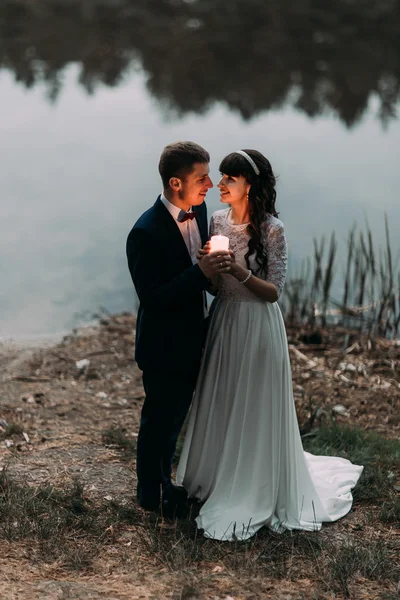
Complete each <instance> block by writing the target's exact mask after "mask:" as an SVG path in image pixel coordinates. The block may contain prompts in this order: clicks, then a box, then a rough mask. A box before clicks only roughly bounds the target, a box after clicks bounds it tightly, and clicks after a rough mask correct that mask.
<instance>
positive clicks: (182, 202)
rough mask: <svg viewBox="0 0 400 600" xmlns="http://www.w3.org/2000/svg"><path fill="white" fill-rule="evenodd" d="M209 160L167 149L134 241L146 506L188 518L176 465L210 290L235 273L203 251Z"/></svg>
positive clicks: (185, 149) (181, 148)
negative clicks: (159, 186) (159, 188)
mask: <svg viewBox="0 0 400 600" xmlns="http://www.w3.org/2000/svg"><path fill="white" fill-rule="evenodd" d="M209 161H210V156H209V154H208V152H207V151H206V150H204V148H202V147H201V146H198V145H197V144H194V143H193V142H176V143H174V144H169V145H168V146H166V148H164V151H163V153H162V155H161V158H160V162H159V172H160V175H161V179H162V183H163V189H164V191H163V193H162V194H161V195H160V196H159V197H158V198H157V201H156V203H155V204H154V206H152V207H151V208H149V209H148V210H147V211H146V212H145V213H144V214H143V215H142V216H141V217H140V218H139V220H138V221H137V222H136V224H135V225H134V227H133V229H132V230H131V232H130V233H129V236H128V240H127V257H128V266H129V270H130V273H131V276H132V280H133V283H134V286H135V288H136V292H137V295H138V297H139V302H140V305H139V311H138V315H137V325H136V352H135V359H136V362H137V363H138V366H139V368H140V369H141V370H142V371H143V387H144V391H145V401H144V404H143V408H142V414H141V422H140V430H139V436H138V443H137V463H136V469H137V477H138V490H137V495H138V499H139V503H140V506H142V507H143V508H145V509H148V510H154V511H158V510H160V509H161V510H162V512H163V514H164V515H165V516H171V517H172V516H178V517H179V516H182V514H183V513H184V510H185V503H186V492H185V490H184V489H183V488H180V487H177V486H175V485H173V484H172V482H171V468H172V459H173V456H174V452H175V447H176V441H177V438H178V435H179V432H180V429H181V427H182V425H183V422H184V420H185V417H186V414H187V412H188V409H189V406H190V403H191V400H192V396H193V392H194V388H195V384H196V379H197V375H198V371H199V366H200V359H201V354H202V349H203V343H204V338H205V330H206V316H207V308H206V299H205V290H206V289H207V288H208V286H209V283H210V279H211V278H213V277H215V276H217V275H218V274H220V273H226V272H228V270H229V265H230V260H231V258H230V256H229V254H228V253H220V254H219V255H216V254H208V255H206V256H204V257H203V258H202V259H201V261H200V263H199V262H198V260H197V252H198V250H199V249H200V248H202V247H203V245H204V244H205V243H206V241H207V240H208V232H207V209H206V205H205V204H204V199H205V197H206V194H207V191H208V190H209V189H210V188H212V187H213V184H212V182H211V179H210V177H209Z"/></svg>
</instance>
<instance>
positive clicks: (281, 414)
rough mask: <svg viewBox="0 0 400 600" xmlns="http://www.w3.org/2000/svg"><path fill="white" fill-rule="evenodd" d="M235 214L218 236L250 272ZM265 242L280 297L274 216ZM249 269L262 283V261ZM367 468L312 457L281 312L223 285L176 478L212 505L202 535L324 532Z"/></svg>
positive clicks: (228, 279)
mask: <svg viewBox="0 0 400 600" xmlns="http://www.w3.org/2000/svg"><path fill="white" fill-rule="evenodd" d="M229 215H230V209H229V208H228V209H225V210H220V211H217V212H216V213H214V215H213V216H212V219H211V234H212V235H213V234H215V233H218V234H223V235H226V236H228V237H229V239H230V248H231V250H232V251H233V252H234V253H235V256H236V260H237V261H238V262H240V263H241V264H243V266H246V264H245V259H244V255H245V254H246V252H247V243H248V239H249V237H248V234H247V232H246V225H233V224H231V223H230V221H229ZM263 235H264V240H263V241H264V243H265V244H266V247H267V251H268V276H267V280H268V281H270V282H272V283H274V284H275V285H276V287H277V289H278V293H280V292H281V291H282V288H283V285H284V280H285V275H286V263H287V246H286V240H285V235H284V229H283V224H282V222H281V221H279V220H278V219H276V218H275V217H272V216H270V217H269V218H268V220H267V222H266V223H265V226H264V229H263ZM250 266H251V268H252V270H253V272H254V273H255V274H257V265H256V262H255V260H251V259H250ZM362 469H363V467H360V466H357V465H353V464H352V463H351V462H349V461H348V460H345V459H342V458H335V457H327V456H312V455H311V454H308V453H307V452H304V451H303V447H302V443H301V438H300V434H299V428H298V423H297V417H296V411H295V406H294V401H293V393H292V378H291V369H290V361H289V354H288V347H287V338H286V332H285V327H284V323H283V319H282V315H281V311H280V309H279V306H278V304H277V303H274V304H270V303H268V302H264V301H262V300H260V299H259V298H258V297H257V296H255V295H254V294H253V293H252V292H251V291H249V290H248V289H247V287H246V286H245V285H243V284H240V283H239V282H238V281H237V280H236V279H235V278H234V277H232V276H231V275H223V276H221V281H220V287H219V293H218V297H217V299H216V301H215V307H214V310H213V313H212V317H211V323H210V328H209V333H208V336H207V342H206V347H205V352H204V357H203V362H202V366H201V370H200V374H199V379H198V383H197V388H196V392H195V395H194V399H193V403H192V407H191V412H190V416H189V422H188V429H187V434H186V439H185V442H184V447H183V451H182V455H181V459H180V462H179V466H178V471H177V483H178V484H180V485H183V486H184V487H185V488H186V489H187V490H188V493H189V497H195V498H198V499H199V500H201V501H204V504H203V506H202V508H201V510H200V514H199V516H198V517H197V525H198V527H199V528H201V529H204V535H206V536H207V537H210V538H214V539H218V540H233V539H247V538H249V537H251V536H252V535H253V534H254V533H255V532H256V531H257V530H258V529H259V528H260V527H262V526H263V525H266V526H268V527H270V528H271V529H273V530H275V531H283V530H284V529H304V530H318V529H320V527H321V523H322V522H324V521H335V520H337V519H340V518H341V517H343V516H344V515H345V514H346V513H347V512H348V511H349V510H350V508H351V505H352V495H351V489H352V488H353V487H354V486H355V484H356V483H357V480H358V478H359V477H360V475H361V472H362Z"/></svg>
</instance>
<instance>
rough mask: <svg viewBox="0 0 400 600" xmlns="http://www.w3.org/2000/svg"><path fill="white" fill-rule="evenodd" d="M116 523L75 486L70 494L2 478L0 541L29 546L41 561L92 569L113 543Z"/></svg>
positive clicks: (1, 475) (0, 474) (0, 475)
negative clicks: (111, 533) (98, 555)
mask: <svg viewBox="0 0 400 600" xmlns="http://www.w3.org/2000/svg"><path fill="white" fill-rule="evenodd" d="M114 520H115V517H114V516H113V515H112V514H111V513H110V511H109V510H107V507H100V508H97V507H94V506H92V505H91V504H90V503H89V502H88V501H87V499H86V498H85V497H84V488H83V486H82V484H81V483H79V482H78V481H73V482H72V483H71V484H70V485H69V486H67V487H65V488H64V489H56V488H54V487H52V486H50V485H47V486H40V487H37V488H35V487H31V486H28V485H22V484H21V483H19V482H16V481H15V480H14V479H12V478H11V477H10V476H9V474H8V473H7V471H6V470H5V469H3V470H2V471H1V472H0V539H1V538H3V539H5V540H7V541H9V542H13V541H19V540H24V541H26V543H27V545H28V546H31V548H32V551H33V554H35V555H36V556H37V557H38V558H39V559H41V560H58V561H60V562H61V563H62V564H64V565H65V566H66V567H69V568H73V569H82V568H87V567H88V566H89V564H90V563H91V560H92V558H93V556H94V555H95V554H96V552H97V549H98V547H99V545H100V543H102V544H104V543H105V542H107V541H108V539H107V538H108V537H109V533H107V532H108V531H109V529H108V528H109V525H110V523H113V522H114Z"/></svg>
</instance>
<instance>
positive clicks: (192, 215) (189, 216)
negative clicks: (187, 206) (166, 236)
mask: <svg viewBox="0 0 400 600" xmlns="http://www.w3.org/2000/svg"><path fill="white" fill-rule="evenodd" d="M195 217H196V213H195V211H192V212H186V211H185V210H181V212H180V213H179V215H178V221H179V223H184V222H185V221H187V220H188V219H194V218H195Z"/></svg>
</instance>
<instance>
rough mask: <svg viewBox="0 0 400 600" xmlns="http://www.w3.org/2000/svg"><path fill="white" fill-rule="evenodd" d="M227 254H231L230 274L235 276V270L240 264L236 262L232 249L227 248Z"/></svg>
mask: <svg viewBox="0 0 400 600" xmlns="http://www.w3.org/2000/svg"><path fill="white" fill-rule="evenodd" d="M229 254H230V256H231V273H230V274H231V275H233V276H234V277H236V276H237V271H238V269H240V266H239V265H238V264H237V262H236V257H235V255H234V253H233V252H232V250H229Z"/></svg>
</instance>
